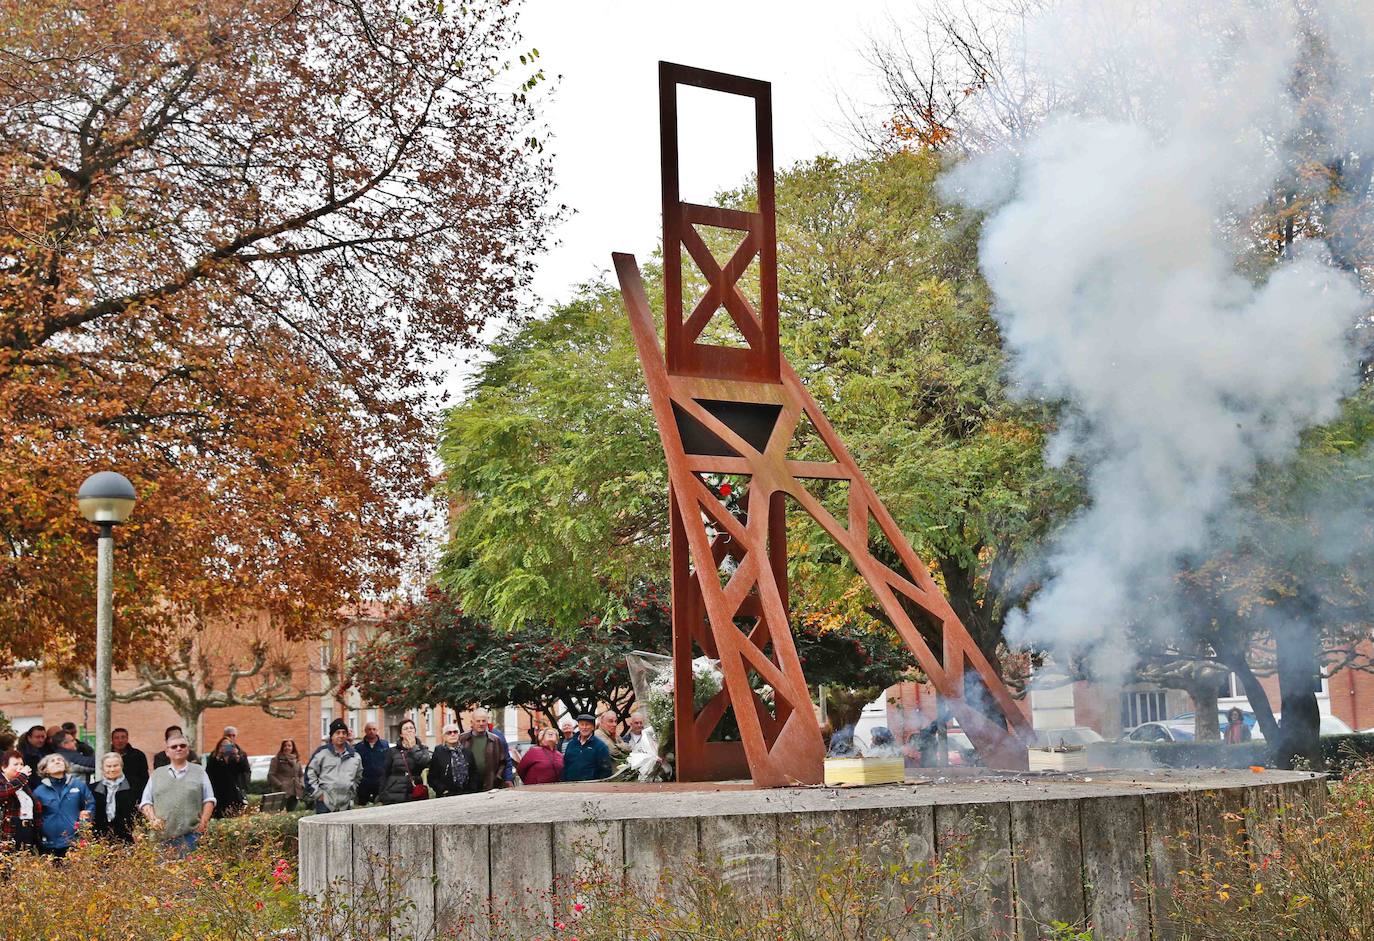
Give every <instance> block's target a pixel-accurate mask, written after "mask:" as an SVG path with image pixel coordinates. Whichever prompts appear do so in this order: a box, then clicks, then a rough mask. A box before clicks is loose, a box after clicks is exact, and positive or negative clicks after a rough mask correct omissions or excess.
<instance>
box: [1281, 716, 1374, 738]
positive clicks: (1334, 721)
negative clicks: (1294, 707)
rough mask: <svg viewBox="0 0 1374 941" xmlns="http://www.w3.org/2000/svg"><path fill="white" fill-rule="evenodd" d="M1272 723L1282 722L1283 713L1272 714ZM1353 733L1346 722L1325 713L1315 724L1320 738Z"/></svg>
mask: <svg viewBox="0 0 1374 941" xmlns="http://www.w3.org/2000/svg"><path fill="white" fill-rule="evenodd" d="M1274 721H1275V722H1282V721H1283V713H1281V712H1276V713H1274ZM1354 731H1355V730H1354V729H1352V728H1351V727H1350V726H1349V725H1347V724H1346V721H1345V720H1344V719H1340V718H1337V717H1336V716H1333V715H1327V714H1325V713H1323V714H1322V716H1321V718H1320V719H1319V720H1318V722H1317V734H1318V735H1322V736H1326V735H1349V734H1351V733H1352V732H1354Z"/></svg>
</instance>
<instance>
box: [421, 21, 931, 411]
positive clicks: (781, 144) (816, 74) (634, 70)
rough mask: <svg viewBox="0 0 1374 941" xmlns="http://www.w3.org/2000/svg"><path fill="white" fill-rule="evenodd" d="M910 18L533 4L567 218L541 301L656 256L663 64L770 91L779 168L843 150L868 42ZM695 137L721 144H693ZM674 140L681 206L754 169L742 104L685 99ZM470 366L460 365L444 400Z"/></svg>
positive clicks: (545, 271) (865, 74) (861, 92)
mask: <svg viewBox="0 0 1374 941" xmlns="http://www.w3.org/2000/svg"><path fill="white" fill-rule="evenodd" d="M889 11H891V13H889ZM914 13H915V4H914V3H911V2H908V3H899V2H892V0H848V2H835V0H791V2H774V0H734V2H724V0H677V2H667V0H527V2H526V3H525V4H524V6H523V8H522V12H521V14H520V23H521V30H522V32H523V33H524V37H525V38H524V42H523V43H522V46H523V48H525V49H529V48H536V49H538V50H539V54H540V58H539V64H540V65H541V66H542V67H543V69H544V72H545V74H546V75H547V76H549V78H551V79H554V78H555V76H560V75H561V76H562V77H561V79H557V80H556V83H555V84H554V86H553V88H554V91H553V95H552V98H551V100H549V101H548V102H547V103H546V106H545V107H544V109H543V115H544V119H545V121H546V123H547V125H548V127H549V130H550V131H551V133H552V135H553V140H552V142H551V144H550V145H549V149H550V150H551V151H552V153H553V154H554V174H555V183H556V187H557V189H556V191H555V192H554V194H553V201H554V202H555V203H565V204H567V205H568V206H569V207H571V209H572V210H573V213H572V215H571V216H570V217H569V218H568V219H567V221H565V222H564V223H563V224H562V225H561V226H560V227H559V229H558V230H557V232H556V233H555V238H556V240H557V244H556V245H554V246H553V247H552V248H551V249H550V250H549V252H548V253H547V255H546V256H545V257H544V258H543V259H542V260H541V262H540V265H539V270H538V272H537V274H536V276H535V282H534V291H535V294H536V296H537V297H538V299H539V300H540V301H541V302H542V303H543V304H548V303H552V302H556V301H559V300H565V299H567V298H568V297H570V296H571V295H572V292H573V288H574V286H575V285H577V284H580V283H582V282H584V281H588V280H590V279H592V278H594V277H596V276H597V274H598V273H599V272H604V271H608V270H609V269H610V262H611V252H613V251H628V252H633V253H634V254H635V255H637V256H638V257H639V258H640V261H641V263H642V262H643V261H644V260H645V259H646V258H647V257H648V256H649V255H650V253H652V252H653V250H654V249H655V248H656V247H657V245H658V241H659V238H660V235H661V226H662V223H661V222H660V198H661V197H660V193H659V153H658V62H659V60H660V59H664V60H668V61H670V62H679V63H682V64H684V65H693V66H699V67H701V68H707V69H714V70H716V71H721V72H732V73H735V74H740V75H746V76H749V77H751V78H759V79H764V80H766V81H769V82H772V83H773V147H774V163H775V165H776V166H777V167H779V168H781V167H785V166H788V165H790V164H792V163H794V162H796V161H797V160H801V159H805V158H807V157H813V156H815V155H817V154H820V153H843V152H844V151H845V150H846V149H847V147H846V134H845V129H844V109H843V107H842V106H841V104H840V100H841V99H843V98H845V97H849V98H855V99H859V100H863V101H868V100H871V99H872V98H873V88H874V82H873V78H872V75H871V72H870V70H869V68H868V66H867V65H866V64H865V62H864V61H863V51H864V48H865V46H866V44H867V41H868V37H869V36H871V35H874V34H877V33H881V32H882V31H883V30H884V28H885V26H886V24H887V23H888V20H889V17H890V16H892V15H895V16H897V17H899V18H901V19H903V20H906V19H908V18H909V17H911V16H912V15H913V14H914ZM694 128H701V129H712V128H714V129H718V132H717V133H716V134H715V136H714V138H704V137H702V136H700V135H698V140H696V141H692V140H691V139H690V138H691V137H692V135H693V129H694ZM679 136H680V145H679V147H680V152H681V166H682V195H683V198H684V199H688V200H691V201H694V202H707V201H709V199H710V197H711V196H713V195H714V194H715V193H716V192H717V191H719V190H721V189H726V188H729V187H733V186H736V185H738V184H739V183H741V182H742V181H743V180H744V178H745V177H746V175H747V174H748V173H749V172H751V170H752V169H753V157H752V148H753V129H752V122H751V119H750V116H749V114H748V108H747V102H746V99H741V98H736V97H735V96H732V95H715V94H711V93H708V92H703V91H700V90H698V89H682V90H680V92H679ZM729 144H734V145H735V146H733V147H731V146H728V145H729ZM471 358H472V357H471V354H469V355H467V356H464V357H463V360H464V361H459V362H456V363H454V364H453V370H452V372H451V373H450V375H449V376H448V377H447V381H446V382H444V386H445V388H446V389H448V391H449V392H450V393H453V394H456V393H458V392H459V390H460V389H461V387H462V384H463V377H464V376H465V375H466V374H467V373H468V371H469V369H470V361H471Z"/></svg>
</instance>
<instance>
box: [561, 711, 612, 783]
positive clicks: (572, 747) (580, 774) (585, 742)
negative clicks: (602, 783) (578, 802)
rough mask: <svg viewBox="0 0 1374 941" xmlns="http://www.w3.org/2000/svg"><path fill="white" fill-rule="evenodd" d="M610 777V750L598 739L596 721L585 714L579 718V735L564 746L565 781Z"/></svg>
mask: <svg viewBox="0 0 1374 941" xmlns="http://www.w3.org/2000/svg"><path fill="white" fill-rule="evenodd" d="M610 776H611V752H610V749H608V748H607V747H606V743H605V742H603V741H601V739H599V738H597V737H596V719H595V718H594V717H593V716H590V715H587V714H585V713H584V714H582V715H580V716H578V717H577V734H576V735H574V736H573V737H572V738H570V739H568V742H567V744H566V745H564V746H563V780H564V781H595V780H596V779H597V778H609V777H610Z"/></svg>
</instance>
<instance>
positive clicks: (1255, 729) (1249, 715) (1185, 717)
mask: <svg viewBox="0 0 1374 941" xmlns="http://www.w3.org/2000/svg"><path fill="white" fill-rule="evenodd" d="M1230 711H1231V709H1230V708H1229V707H1228V708H1226V709H1218V710H1217V729H1218V730H1219V731H1220V732H1221V733H1222V735H1223V737H1224V736H1225V733H1226V726H1228V725H1230V724H1231V720H1230V719H1229V718H1227V715H1226V714H1227V713H1228V712H1230ZM1240 717H1241V719H1242V720H1244V722H1245V724H1246V725H1247V726H1249V727H1250V738H1251V740H1252V741H1253V740H1259V741H1263V740H1264V733H1263V732H1261V731H1260V728H1259V723H1258V722H1257V721H1256V720H1255V714H1254V713H1253V712H1251V711H1250V710H1249V709H1242V710H1241V711H1240ZM1196 718H1197V713H1195V712H1184V713H1181V714H1179V715H1176V716H1174V717H1173V718H1172V719H1169V720H1168V723H1167V724H1169V725H1174V724H1179V725H1186V726H1187V727H1188V728H1189V729H1192V728H1193V727H1194V723H1195V721H1196ZM1189 741H1192V738H1191V737H1190V738H1189Z"/></svg>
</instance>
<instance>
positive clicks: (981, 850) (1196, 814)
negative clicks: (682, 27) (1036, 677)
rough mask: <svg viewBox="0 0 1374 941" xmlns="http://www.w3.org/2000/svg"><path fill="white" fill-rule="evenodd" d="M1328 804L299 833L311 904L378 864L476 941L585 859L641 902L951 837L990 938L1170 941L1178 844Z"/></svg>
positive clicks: (552, 803) (669, 809)
mask: <svg viewBox="0 0 1374 941" xmlns="http://www.w3.org/2000/svg"><path fill="white" fill-rule="evenodd" d="M1324 797H1325V782H1324V781H1323V780H1322V779H1321V777H1320V776H1317V775H1312V774H1307V773H1302V772H1284V771H1264V772H1260V773H1256V772H1253V771H1250V770H1244V771H1221V770H1218V771H1183V770H1167V771H1163V770H1162V771H1153V772H1151V771H1130V772H1110V771H1108V772H1089V773H1083V774H1067V773H1042V774H1036V773H1022V774H995V773H986V774H976V775H971V776H965V777H957V778H956V777H952V776H947V777H939V778H933V779H929V780H921V781H908V782H907V783H905V784H890V785H883V786H877V787H848V788H827V787H808V788H777V789H758V788H754V787H753V786H752V785H750V784H748V783H747V782H726V783H716V784H668V785H637V784H596V783H590V784H581V785H544V786H539V787H521V788H514V789H510V790H504V791H493V792H490V793H487V794H474V795H467V796H463V797H451V798H445V799H443V800H430V801H421V802H417V803H411V804H401V805H395V806H391V807H373V808H364V809H360V810H354V811H349V812H347V813H342V814H330V815H325V816H321V817H307V818H305V819H303V820H302V821H301V824H300V875H301V885H302V887H303V888H305V889H306V890H307V891H310V892H313V893H316V894H320V893H323V892H324V891H325V889H326V888H327V887H328V886H331V885H334V886H339V887H345V886H348V887H353V888H354V889H355V890H356V888H357V887H361V886H366V885H373V886H378V885H379V882H380V879H381V876H380V873H381V871H382V866H383V865H384V864H383V863H381V861H383V860H389V861H390V864H391V865H392V866H393V871H394V872H395V873H396V874H397V875H399V876H400V877H401V878H402V880H403V885H402V886H401V891H404V892H405V894H406V895H407V896H408V897H409V898H410V899H411V900H412V901H413V903H414V906H415V907H414V910H413V912H412V913H411V916H410V917H411V920H412V922H413V924H414V927H416V928H419V929H421V930H422V931H424V930H428V928H429V926H430V925H431V924H434V923H435V922H436V920H437V923H438V924H439V925H441V926H446V925H450V926H451V925H455V924H458V923H460V922H461V921H463V920H468V921H473V924H472V925H471V927H470V928H468V929H467V937H470V938H475V939H476V938H484V937H486V928H485V924H484V922H485V916H480V917H477V918H476V919H475V920H474V919H473V918H472V914H473V913H474V912H478V913H485V912H491V911H495V912H498V913H500V914H501V916H502V917H505V918H511V917H514V914H513V913H515V912H517V911H519V912H522V913H523V915H522V916H521V917H524V918H527V919H529V927H530V930H531V931H532V932H537V931H539V930H540V929H543V928H546V927H547V921H544V919H545V918H547V917H549V916H551V915H552V911H553V904H554V903H553V899H552V889H553V886H554V885H555V883H556V882H557V881H558V880H559V879H560V878H563V877H568V876H571V875H572V874H573V873H574V871H575V870H576V868H577V867H578V866H579V865H581V864H583V863H579V860H582V861H585V860H586V859H588V858H591V857H594V858H597V859H599V860H600V861H601V862H602V863H603V864H604V865H608V866H609V867H611V868H612V869H613V870H623V872H624V873H625V877H626V878H627V879H628V880H631V881H632V882H634V883H636V884H644V885H653V884H656V883H657V882H658V880H659V878H660V877H661V876H662V874H663V873H665V872H667V871H670V870H672V869H673V868H675V867H677V866H680V865H681V864H682V863H683V862H684V861H702V862H704V863H706V864H707V865H713V866H719V867H720V868H721V869H722V871H724V872H725V873H726V874H727V875H728V877H729V878H731V879H732V880H735V881H737V882H740V883H742V884H746V885H751V886H756V887H757V888H758V889H759V890H760V891H774V890H776V889H777V888H778V887H779V886H780V885H781V880H783V879H784V878H785V877H786V875H785V873H784V872H783V871H782V868H783V867H781V866H780V865H779V854H778V845H779V841H780V840H781V839H783V838H784V837H785V836H786V835H788V834H790V833H804V832H807V831H809V830H813V829H821V828H823V829H825V830H827V831H828V832H831V833H839V834H844V833H852V834H853V836H854V839H856V840H858V839H862V840H864V841H867V842H872V843H874V845H878V844H881V845H883V846H884V847H886V848H885V849H884V850H883V852H886V853H894V852H897V853H900V854H901V855H903V856H905V857H906V858H907V859H908V861H916V860H918V859H924V858H929V857H930V856H931V855H933V854H934V853H936V852H939V851H940V850H941V848H942V846H945V845H948V844H949V842H950V841H951V840H952V839H955V838H956V837H955V835H956V834H961V833H962V834H964V837H963V839H965V840H968V841H970V842H969V843H968V844H967V845H968V851H969V853H970V857H971V864H972V865H973V866H975V867H977V869H978V870H979V871H980V872H982V873H983V874H984V877H985V880H986V883H985V884H986V886H987V888H986V890H985V891H984V893H983V896H984V897H982V898H980V899H979V904H980V906H984V907H985V908H986V910H987V911H988V912H990V913H991V914H992V915H993V922H994V925H1001V926H1003V928H1002V929H1000V930H999V929H994V932H993V934H992V935H991V936H992V937H999V936H1000V937H1006V938H1013V937H1015V938H1034V937H1036V934H1035V925H1036V924H1037V923H1040V924H1044V923H1047V922H1049V921H1050V920H1054V919H1057V920H1062V921H1065V922H1069V923H1075V922H1080V921H1082V920H1083V919H1084V918H1085V917H1087V918H1091V920H1092V921H1093V923H1094V924H1095V925H1096V926H1097V927H1098V929H1099V931H1101V932H1102V935H1103V936H1104V937H1110V938H1132V939H1142V941H1143V939H1151V938H1157V939H1169V938H1173V937H1177V933H1176V932H1175V931H1173V929H1172V927H1171V926H1170V925H1169V924H1168V923H1167V919H1166V918H1165V917H1164V912H1165V911H1166V907H1165V905H1164V900H1165V899H1167V896H1168V892H1169V889H1170V886H1171V885H1172V883H1173V877H1174V874H1175V873H1176V872H1177V870H1178V868H1179V862H1180V861H1179V859H1178V858H1177V857H1178V856H1179V851H1178V850H1177V848H1176V847H1174V846H1173V845H1172V844H1173V841H1174V840H1175V839H1176V838H1177V837H1178V835H1179V834H1184V833H1186V834H1193V837H1191V838H1192V839H1196V834H1197V833H1199V832H1201V831H1205V830H1212V829H1225V828H1234V829H1238V824H1237V820H1239V819H1244V818H1246V817H1253V816H1255V815H1272V814H1273V813H1274V812H1275V811H1276V810H1277V809H1278V808H1279V807H1281V806H1293V805H1307V806H1314V805H1320V803H1321V802H1322V801H1323V800H1324ZM874 834H879V835H880V836H879V837H875V836H874ZM866 845H867V844H866ZM894 847H895V849H894ZM541 921H542V922H543V923H542V924H541Z"/></svg>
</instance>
